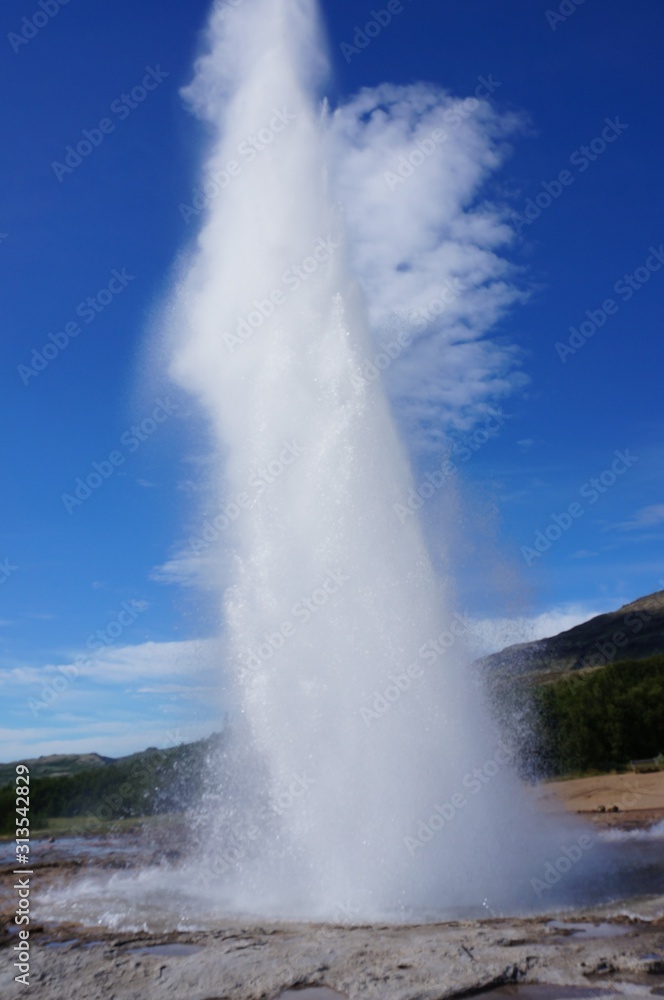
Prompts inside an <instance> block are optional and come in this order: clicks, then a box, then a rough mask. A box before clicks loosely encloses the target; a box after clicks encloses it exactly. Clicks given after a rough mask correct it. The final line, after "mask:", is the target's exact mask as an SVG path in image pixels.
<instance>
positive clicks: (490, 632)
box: [470, 604, 606, 656]
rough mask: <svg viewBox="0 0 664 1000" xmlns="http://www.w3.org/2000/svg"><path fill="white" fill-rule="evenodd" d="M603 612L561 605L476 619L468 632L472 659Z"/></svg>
mask: <svg viewBox="0 0 664 1000" xmlns="http://www.w3.org/2000/svg"><path fill="white" fill-rule="evenodd" d="M605 610H606V608H602V609H600V610H598V609H597V608H596V607H593V606H591V605H587V604H563V605H559V606H558V607H554V608H551V609H550V610H548V611H543V612H541V613H540V614H537V615H523V616H515V617H514V618H483V619H477V620H475V621H474V622H473V624H472V628H471V630H470V634H471V644H472V651H473V653H474V655H475V656H486V655H488V654H489V653H496V652H498V651H499V650H501V649H504V648H505V647H506V646H512V645H514V644H515V643H522V642H534V641H535V640H536V639H547V638H549V637H550V636H554V635H558V634H559V633H560V632H565V631H567V629H570V628H574V626H575V625H580V624H581V623H582V622H587V621H589V620H590V619H591V618H594V617H595V615H598V614H601V613H602V611H605Z"/></svg>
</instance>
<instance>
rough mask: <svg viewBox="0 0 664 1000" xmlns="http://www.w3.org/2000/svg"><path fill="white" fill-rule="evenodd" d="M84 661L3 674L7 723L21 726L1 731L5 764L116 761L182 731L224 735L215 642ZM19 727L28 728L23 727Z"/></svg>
mask: <svg viewBox="0 0 664 1000" xmlns="http://www.w3.org/2000/svg"><path fill="white" fill-rule="evenodd" d="M81 655H83V656H85V657H86V661H85V663H79V664H78V665H77V664H76V660H75V657H74V656H72V658H71V660H70V662H69V663H64V664H52V663H47V664H43V665H40V666H35V665H34V664H33V665H27V666H20V667H15V668H8V669H5V670H0V686H2V688H3V704H4V707H5V718H6V719H7V720H8V721H9V720H16V722H17V728H15V729H12V728H7V729H5V730H0V757H2V758H3V759H5V760H7V759H12V758H17V757H19V756H24V757H25V756H38V755H39V754H43V753H78V752H89V751H93V750H95V751H97V752H99V753H107V754H111V755H113V754H115V753H120V752H130V751H132V750H138V749H143V748H144V747H146V746H147V745H148V743H150V742H152V743H154V742H155V741H156V739H157V737H158V734H159V733H160V732H161V733H162V734H163V733H164V731H165V730H166V729H168V730H172V729H173V728H174V726H176V725H177V724H180V725H185V727H191V726H192V725H193V726H195V727H198V728H197V729H196V732H197V733H198V734H201V733H207V732H210V731H211V730H212V729H214V728H217V729H218V728H220V725H221V717H222V709H221V704H222V702H221V697H222V694H221V691H222V686H221V677H220V673H221V671H220V662H221V649H220V643H219V642H218V641H217V640H214V639H206V640H186V641H182V642H145V643H141V644H139V645H136V646H119V647H117V648H115V647H108V648H106V649H103V650H100V651H95V652H94V654H91V653H90V652H89V651H85V652H83V653H82V654H81ZM170 720H172V721H170ZM21 721H27V722H28V725H27V726H26V727H20V728H19V726H18V724H19V723H20V722H21ZM199 731H200V732H199ZM159 738H160V739H162V741H163V739H164V737H163V735H162V736H161V737H159ZM192 738H193V737H192Z"/></svg>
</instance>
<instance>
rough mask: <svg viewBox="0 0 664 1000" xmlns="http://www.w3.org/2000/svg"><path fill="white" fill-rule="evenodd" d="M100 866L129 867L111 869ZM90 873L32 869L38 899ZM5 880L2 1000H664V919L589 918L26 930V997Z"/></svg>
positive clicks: (65, 865)
mask: <svg viewBox="0 0 664 1000" xmlns="http://www.w3.org/2000/svg"><path fill="white" fill-rule="evenodd" d="M95 864H99V861H97V862H95ZM103 864H104V866H105V867H109V866H110V867H113V866H115V865H116V864H117V865H118V866H121V865H125V864H126V858H123V857H122V856H118V857H116V858H114V857H113V855H109V856H107V857H105V858H104V860H103ZM86 868H87V869H88V870H89V865H86V864H85V863H81V862H79V861H77V860H75V859H64V860H61V861H51V862H48V863H46V862H43V863H41V862H37V865H36V866H35V874H36V875H37V874H38V876H39V880H40V884H41V885H43V886H44V887H46V886H48V885H49V884H50V883H52V882H53V881H54V880H58V881H62V880H63V879H69V878H75V877H76V875H77V874H78V873H79V872H80V871H81V870H82V869H83V870H84V869H86ZM3 874H4V876H5V878H4V881H5V891H4V894H3V897H2V922H3V926H2V938H1V943H2V962H1V964H0V997H2V998H3V1000H4V998H11V997H14V996H20V995H21V994H22V993H23V994H25V995H29V994H30V992H31V993H32V995H34V996H35V997H38V998H39V1000H64V998H69V997H72V998H74V1000H168V998H172V1000H273V998H276V997H278V996H279V995H280V993H281V991H282V990H284V989H287V988H293V987H305V986H309V987H314V986H328V987H331V988H333V989H334V990H337V991H338V992H339V993H340V994H341V995H342V996H343V997H347V998H349V1000H443V998H445V997H461V996H468V995H471V994H472V993H477V992H484V991H487V993H488V995H489V996H490V995H491V994H490V991H491V990H492V988H495V987H498V986H500V985H501V984H506V983H523V984H528V983H551V984H558V985H563V984H564V985H567V986H577V987H579V986H584V987H586V988H588V987H591V988H592V992H591V993H589V994H588V993H587V994H585V995H593V996H600V995H604V991H605V990H608V991H610V992H611V993H613V994H614V995H615V994H618V995H629V996H652V995H653V993H652V992H651V991H652V990H653V989H655V990H659V991H661V994H664V919H660V920H655V921H651V922H648V923H645V922H640V921H630V920H628V919H627V918H623V919H618V920H612V921H610V922H608V923H607V922H606V921H605V922H604V923H601V922H600V921H601V919H602V918H600V917H599V916H597V918H596V919H595V920H593V918H592V915H590V916H589V915H588V914H585V915H584V919H583V921H579V922H578V923H575V924H574V925H572V926H570V925H564V926H560V925H559V924H556V923H555V922H552V921H551V918H550V916H547V917H537V918H530V919H487V920H481V921H477V920H475V921H459V922H447V923H440V924H425V925H419V926H411V925H409V926H393V925H387V926H350V925H347V926H341V925H339V926H332V925H315V924H307V923H272V922H261V923H257V922H249V921H247V922H245V923H242V922H240V921H238V920H228V921H224V922H220V923H219V924H218V925H216V926H215V927H214V928H213V929H210V930H206V931H196V932H186V933H176V932H170V933H162V934H159V933H152V934H150V933H118V932H113V931H108V930H103V929H100V928H98V927H95V928H82V927H80V926H78V925H75V924H58V925H52V926H48V925H44V926H35V924H34V923H32V924H31V926H30V977H29V981H30V986H29V987H26V986H22V985H19V984H16V983H15V982H14V975H15V970H14V969H13V967H12V963H13V960H14V959H13V958H12V952H13V950H14V944H16V942H17V936H16V930H17V928H16V926H15V924H14V922H13V906H14V905H15V904H13V902H12V900H13V898H14V897H13V895H12V893H11V892H10V890H11V886H12V883H13V881H15V879H14V878H13V877H12V876H11V874H10V871H7V870H6V871H5V872H4V873H3ZM519 995H521V994H519ZM560 995H563V994H562V993H561V994H560ZM314 996H315V994H312V1000H314ZM527 997H528V994H527V993H526V992H524V993H523V1000H527ZM303 1000H304V998H303ZM320 1000H323V997H322V996H321V998H320Z"/></svg>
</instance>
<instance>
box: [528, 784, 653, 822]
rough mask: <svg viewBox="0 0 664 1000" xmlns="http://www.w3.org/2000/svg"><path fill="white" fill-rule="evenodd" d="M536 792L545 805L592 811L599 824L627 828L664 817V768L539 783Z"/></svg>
mask: <svg viewBox="0 0 664 1000" xmlns="http://www.w3.org/2000/svg"><path fill="white" fill-rule="evenodd" d="M535 795H536V797H537V799H538V800H539V801H540V803H541V804H542V805H543V806H544V808H547V809H551V810H556V809H558V808H559V807H560V805H562V806H563V807H564V808H565V809H567V810H569V811H570V812H577V813H592V814H593V817H592V818H593V819H594V820H595V821H596V822H598V823H602V824H611V825H619V826H624V827H626V828H629V827H632V826H635V825H638V826H641V825H649V824H651V823H656V822H658V821H660V820H664V771H656V772H653V773H650V774H602V775H597V776H596V777H592V778H574V779H572V780H570V781H552V782H547V783H546V784H542V785H539V786H538V787H537V789H536V790H535Z"/></svg>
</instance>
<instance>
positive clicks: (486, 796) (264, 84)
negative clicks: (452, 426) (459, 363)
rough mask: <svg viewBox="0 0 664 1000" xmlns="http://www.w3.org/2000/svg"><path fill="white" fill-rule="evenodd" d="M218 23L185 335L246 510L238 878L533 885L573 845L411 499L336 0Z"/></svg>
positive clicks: (232, 788) (272, 892)
mask: <svg viewBox="0 0 664 1000" xmlns="http://www.w3.org/2000/svg"><path fill="white" fill-rule="evenodd" d="M208 30H209V38H208V46H209V47H208V51H207V54H205V55H204V56H203V57H202V58H201V59H200V60H199V62H198V64H197V70H196V75H195V78H194V81H193V83H192V84H191V85H190V86H189V87H188V88H187V91H186V95H187V97H188V99H189V101H190V102H191V104H192V105H193V107H194V109H195V110H196V111H197V113H199V114H200V115H201V116H202V117H204V118H205V119H206V120H207V121H208V122H209V123H210V124H211V126H212V129H213V144H212V147H211V150H210V153H209V157H208V160H207V163H206V165H205V169H204V177H203V183H204V185H205V181H206V180H207V181H209V182H210V183H209V184H208V186H207V190H208V191H209V195H208V204H207V207H206V211H205V214H204V216H203V217H202V224H201V230H200V234H199V236H198V238H197V242H196V245H195V247H194V249H193V250H192V252H191V254H190V256H189V258H188V260H187V263H186V267H185V269H184V273H183V274H182V275H181V278H180V280H179V282H178V287H177V290H176V293H175V295H174V300H173V309H172V331H173V332H172V337H171V343H170V348H169V350H170V352H171V359H172V360H171V375H172V377H173V378H174V380H175V381H176V382H177V383H178V384H179V385H180V386H182V387H183V388H185V389H186V390H187V391H188V392H190V393H191V394H192V395H193V396H194V397H195V398H196V399H197V400H198V401H199V402H200V404H201V406H202V408H203V410H204V412H205V413H206V415H207V417H208V418H209V421H210V424H211V427H212V431H213V435H214V439H215V441H216V443H217V445H218V454H219V470H220V472H219V480H218V487H217V498H218V502H219V505H220V507H222V508H223V506H224V504H226V505H228V503H229V502H232V503H233V504H234V505H235V508H234V510H235V511H236V512H239V513H237V516H235V519H234V522H233V524H232V526H231V527H230V528H229V529H228V531H227V532H226V533H225V535H224V539H225V541H226V540H229V539H230V541H229V549H228V550H227V552H226V555H225V558H226V563H225V572H227V574H230V580H229V579H228V576H227V577H226V579H225V581H224V597H223V619H224V624H223V635H224V637H225V640H224V641H225V646H226V655H225V661H226V662H225V666H224V669H225V671H226V673H227V675H228V677H229V683H230V684H232V686H233V688H234V691H235V705H236V711H235V715H236V718H237V719H239V720H240V722H239V723H238V724H236V726H235V730H236V740H237V743H238V746H237V747H236V750H235V754H234V760H235V764H234V767H235V770H234V772H233V774H232V775H231V777H230V779H229V777H228V775H226V777H225V782H226V784H225V785H224V787H223V788H222V789H221V791H220V802H219V813H218V817H217V821H216V825H215V831H216V832H215V843H213V845H212V847H211V858H210V865H211V866H212V868H213V870H214V871H215V872H216V874H217V876H218V879H219V882H218V885H219V887H220V888H219V897H220V899H222V900H223V903H224V906H225V907H226V908H235V909H237V908H241V909H245V910H250V911H252V912H271V913H277V914H281V915H289V914H297V915H302V916H316V917H325V918H335V917H336V918H337V919H338V918H340V917H342V916H343V915H344V914H348V915H350V916H351V918H352V919H359V918H371V917H387V916H395V917H396V916H399V915H401V916H404V915H407V914H411V913H416V914H421V915H424V914H426V913H441V912H447V913H449V912H454V911H457V912H459V911H461V910H470V909H474V910H476V911H481V908H482V905H483V903H484V905H485V906H488V907H490V908H492V909H493V910H501V909H504V908H509V907H515V906H523V907H524V908H527V907H528V906H529V905H530V903H531V902H534V901H535V897H534V896H533V891H532V888H531V886H530V880H531V878H533V877H534V876H538V875H540V874H541V871H542V864H543V862H544V860H545V859H546V858H548V857H553V859H554V860H555V858H556V857H557V856H558V854H559V846H556V847H550V846H549V847H548V846H547V845H546V844H545V843H544V842H543V840H544V839H546V838H543V837H542V831H541V828H540V824H539V822H538V821H537V819H536V817H535V816H534V815H533V814H532V812H531V810H530V808H529V806H528V804H527V803H526V801H525V798H524V797H523V795H522V793H521V790H520V787H519V782H518V780H517V779H516V777H515V776H514V774H513V772H512V770H511V769H510V753H509V748H506V747H505V746H503V745H501V744H500V743H499V740H498V738H497V736H496V734H495V731H494V729H493V727H492V725H491V723H490V721H489V718H488V715H487V713H486V711H485V708H484V706H483V703H482V698H481V695H480V692H479V691H478V689H477V687H476V685H475V684H473V683H472V681H471V679H470V678H469V673H468V669H467V665H466V663H465V662H464V653H463V633H464V630H465V628H466V625H465V623H464V621H463V619H462V618H461V617H460V616H458V615H455V614H454V609H453V608H451V607H450V599H449V597H448V595H446V594H445V592H444V590H443V588H442V586H441V583H440V582H439V580H438V579H437V578H436V574H435V573H434V570H433V568H432V564H431V561H430V558H429V556H428V554H427V549H426V546H425V542H424V539H423V535H422V532H421V528H420V526H419V524H418V522H417V519H416V518H415V517H408V518H405V519H403V518H402V519H399V518H398V517H396V515H395V506H396V505H398V504H401V503H403V502H404V499H405V497H407V495H408V490H409V488H410V487H411V486H412V482H411V472H410V466H409V462H408V460H407V457H406V455H405V453H404V450H403V447H402V444H401V439H400V437H399V435H398V434H397V432H396V430H395V426H394V423H393V418H392V415H391V411H390V406H389V404H388V401H387V396H386V393H385V388H384V385H383V380H382V379H381V378H377V379H373V380H369V379H367V378H365V377H363V375H362V372H363V371H364V370H365V366H366V361H367V359H369V358H371V357H373V356H374V353H375V346H374V345H373V343H372V334H371V331H370V328H369V320H368V316H367V311H366V307H365V303H364V298H363V294H362V292H361V291H360V289H359V287H358V284H357V282H356V281H354V278H353V274H352V273H351V271H350V267H349V256H348V251H347V237H346V234H345V223H344V215H343V206H340V205H338V204H337V198H336V196H335V194H334V183H333V182H334V170H335V162H336V161H335V159H334V157H333V156H332V154H331V140H330V115H329V112H328V111H327V108H326V107H325V105H323V104H321V103H320V102H319V99H318V96H317V92H318V87H319V85H320V82H321V80H322V78H323V75H324V71H325V58H324V47H323V45H322V43H321V37H320V28H319V22H318V12H317V9H316V4H315V0H244V2H243V3H241V4H238V5H237V6H236V7H235V9H233V10H230V9H229V8H227V7H226V6H224V7H222V8H220V9H219V10H217V11H216V12H215V13H213V15H212V20H211V23H210V27H209V29H208ZM438 155H444V151H439V154H438ZM413 183H417V181H416V180H415V181H414V182H413ZM203 190H206V188H205V186H204V187H203ZM397 363H398V362H397ZM231 535H232V537H231ZM229 552H230V554H229ZM555 843H556V844H558V843H559V841H558V840H556V841H555Z"/></svg>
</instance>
